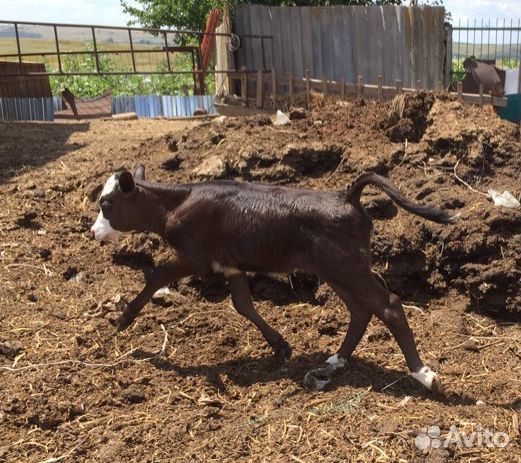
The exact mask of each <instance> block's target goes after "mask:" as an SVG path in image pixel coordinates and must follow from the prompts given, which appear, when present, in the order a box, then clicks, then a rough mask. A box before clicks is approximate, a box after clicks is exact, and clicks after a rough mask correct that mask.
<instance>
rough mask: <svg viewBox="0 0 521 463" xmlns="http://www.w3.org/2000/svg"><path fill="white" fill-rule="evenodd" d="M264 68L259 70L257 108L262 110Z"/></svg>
mask: <svg viewBox="0 0 521 463" xmlns="http://www.w3.org/2000/svg"><path fill="white" fill-rule="evenodd" d="M262 78H263V74H262V68H259V69H257V101H256V103H257V108H262V104H263V99H264V82H263V81H262Z"/></svg>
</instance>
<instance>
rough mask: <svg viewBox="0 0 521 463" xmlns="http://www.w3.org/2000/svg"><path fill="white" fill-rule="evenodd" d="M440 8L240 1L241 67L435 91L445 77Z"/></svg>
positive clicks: (237, 29)
mask: <svg viewBox="0 0 521 463" xmlns="http://www.w3.org/2000/svg"><path fill="white" fill-rule="evenodd" d="M443 23H444V9H443V8H442V7H429V6H423V7H414V8H409V7H403V6H368V7H364V6H330V7H265V6H258V5H243V6H238V7H237V8H236V9H235V13H234V32H235V33H237V34H238V35H239V36H240V37H241V38H243V44H242V47H241V48H240V49H239V50H238V51H237V52H236V64H237V68H240V67H243V66H244V67H246V68H247V69H249V70H254V69H259V68H263V69H264V70H271V68H272V67H275V69H276V70H277V73H278V74H281V73H282V74H286V75H287V74H293V76H295V77H304V74H305V70H306V69H307V70H309V74H310V77H311V78H316V79H322V78H324V77H325V78H327V79H330V80H336V81H338V82H341V81H342V80H345V81H346V82H348V83H355V82H356V79H357V76H359V75H360V76H362V77H363V79H364V82H366V83H369V84H376V81H377V77H378V76H379V75H382V76H383V79H384V85H394V84H395V81H396V80H401V81H402V83H403V86H404V87H412V88H414V87H415V85H416V83H417V81H421V84H422V87H423V88H428V89H435V88H436V85H437V83H438V82H439V81H441V82H443V75H444V74H443V70H444V58H445V47H444V30H443Z"/></svg>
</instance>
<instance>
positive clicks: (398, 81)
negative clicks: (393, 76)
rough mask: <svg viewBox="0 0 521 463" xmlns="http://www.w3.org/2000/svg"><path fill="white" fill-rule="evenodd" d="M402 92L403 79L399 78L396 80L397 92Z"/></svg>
mask: <svg viewBox="0 0 521 463" xmlns="http://www.w3.org/2000/svg"><path fill="white" fill-rule="evenodd" d="M400 93H402V81H401V80H399V79H397V80H396V94H397V95H399V94H400Z"/></svg>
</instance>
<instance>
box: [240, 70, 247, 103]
mask: <svg viewBox="0 0 521 463" xmlns="http://www.w3.org/2000/svg"><path fill="white" fill-rule="evenodd" d="M241 99H242V104H243V105H244V106H248V76H247V74H246V68H245V67H244V66H243V67H241Z"/></svg>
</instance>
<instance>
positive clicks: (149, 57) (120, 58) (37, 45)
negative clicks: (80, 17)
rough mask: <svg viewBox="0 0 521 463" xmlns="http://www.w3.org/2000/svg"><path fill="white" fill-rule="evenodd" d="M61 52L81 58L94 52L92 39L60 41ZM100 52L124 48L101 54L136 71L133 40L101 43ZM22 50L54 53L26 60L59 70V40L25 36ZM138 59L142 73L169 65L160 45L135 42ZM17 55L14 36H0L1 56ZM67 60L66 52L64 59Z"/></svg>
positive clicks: (118, 65)
mask: <svg viewBox="0 0 521 463" xmlns="http://www.w3.org/2000/svg"><path fill="white" fill-rule="evenodd" d="M59 47H60V52H61V53H63V52H71V51H73V52H84V54H82V55H79V57H82V56H87V55H90V56H92V51H93V50H94V44H93V42H92V41H86V42H81V41H73V40H60V42H59ZM97 48H98V50H99V51H107V52H110V51H121V52H122V53H117V54H116V53H106V54H103V53H102V54H100V56H102V57H110V59H111V61H112V62H113V63H114V64H115V65H117V68H118V70H121V71H132V69H133V68H132V56H131V53H130V51H131V50H130V44H129V43H118V42H107V41H103V42H101V43H100V42H98V43H97ZM20 49H21V52H22V54H25V53H54V54H53V55H40V56H30V57H26V58H25V59H24V61H26V62H34V63H45V64H46V66H47V68H48V69H49V70H52V69H58V56H57V54H56V53H57V51H56V43H55V41H54V40H51V39H44V40H42V39H21V40H20ZM134 51H135V53H134V59H135V61H136V70H137V71H138V72H139V71H141V72H150V71H154V70H156V69H158V67H159V66H164V68H166V67H167V59H166V54H165V53H164V52H162V47H161V46H158V45H148V44H142V43H136V44H134ZM8 54H12V55H14V54H17V46H16V41H15V40H14V39H11V38H0V55H8ZM169 55H170V56H169V58H170V62H171V65H172V64H174V63H176V60H177V59H178V58H179V54H175V56H174V54H172V53H170V54H169ZM64 59H66V57H65V55H62V61H63V60H64ZM0 61H18V58H17V57H11V58H0Z"/></svg>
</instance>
